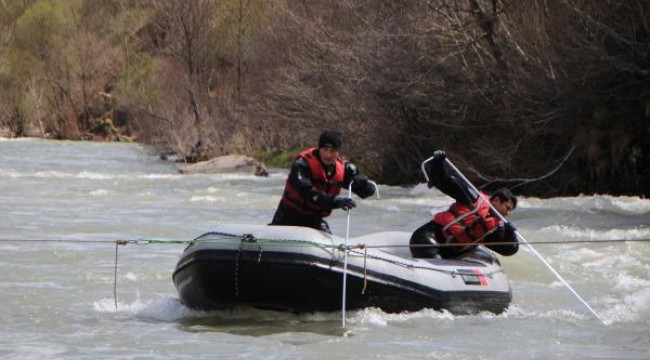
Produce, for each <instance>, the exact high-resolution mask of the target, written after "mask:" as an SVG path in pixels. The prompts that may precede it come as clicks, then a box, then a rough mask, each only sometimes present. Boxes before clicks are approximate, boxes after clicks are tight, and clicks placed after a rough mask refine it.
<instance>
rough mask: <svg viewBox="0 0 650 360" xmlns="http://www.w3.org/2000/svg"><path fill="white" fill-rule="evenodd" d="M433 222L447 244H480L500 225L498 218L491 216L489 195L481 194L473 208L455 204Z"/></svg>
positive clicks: (435, 217) (437, 215) (438, 214)
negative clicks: (438, 226) (437, 226)
mask: <svg viewBox="0 0 650 360" xmlns="http://www.w3.org/2000/svg"><path fill="white" fill-rule="evenodd" d="M433 221H434V222H435V223H436V224H438V225H440V228H441V229H442V230H441V232H442V235H443V236H444V237H445V241H446V242H447V243H463V244H472V243H480V242H482V240H483V239H484V238H485V237H486V236H488V235H489V234H491V233H492V232H494V231H495V230H496V229H497V227H498V226H499V224H500V221H499V219H498V218H497V217H495V216H492V215H490V204H489V200H488V197H487V195H485V194H484V193H480V194H479V196H478V199H477V200H476V202H474V203H473V204H472V206H468V205H465V204H461V203H459V202H455V203H453V204H452V205H451V206H450V207H449V209H448V210H447V211H443V212H439V213H437V214H436V215H434V217H433Z"/></svg>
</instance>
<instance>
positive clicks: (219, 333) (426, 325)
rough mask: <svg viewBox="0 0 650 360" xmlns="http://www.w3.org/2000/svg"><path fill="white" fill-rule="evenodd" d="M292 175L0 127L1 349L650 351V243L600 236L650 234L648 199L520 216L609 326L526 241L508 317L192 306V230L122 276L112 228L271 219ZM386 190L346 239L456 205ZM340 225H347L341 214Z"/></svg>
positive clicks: (540, 204) (509, 355)
mask: <svg viewBox="0 0 650 360" xmlns="http://www.w3.org/2000/svg"><path fill="white" fill-rule="evenodd" d="M286 174H287V171H286V170H280V169H276V170H272V171H271V175H270V176H269V177H266V178H262V177H254V176H252V175H247V174H220V175H183V174H179V173H178V171H177V168H176V165H175V164H174V163H171V162H167V161H162V160H160V159H158V158H157V157H156V156H155V155H154V154H152V153H150V152H148V151H147V149H146V148H144V147H142V146H139V145H136V144H120V143H92V142H68V141H47V140H37V139H18V140H8V139H0V304H2V306H1V307H0V358H2V359H90V358H92V359H97V358H110V359H183V358H209V359H220V358H223V359H237V358H242V359H649V358H650V335H649V334H650V275H649V274H650V242H645V241H627V242H623V241H620V242H609V241H607V242H601V243H598V242H595V241H597V240H639V239H650V200H647V199H640V198H637V197H612V196H607V195H597V196H578V197H564V198H553V199H537V198H522V199H521V200H520V202H519V207H518V208H517V210H516V211H515V212H514V213H513V215H512V217H511V220H512V221H513V223H514V224H515V225H516V226H517V227H518V229H519V231H520V233H521V234H522V235H523V236H524V237H525V238H526V239H527V240H528V241H530V242H532V243H539V242H543V241H553V242H554V244H546V245H544V244H535V245H534V246H535V249H537V250H538V251H539V253H540V254H541V255H542V256H543V257H544V258H545V259H546V260H548V262H549V263H550V264H551V265H552V266H553V268H554V269H556V270H557V271H558V272H559V273H560V274H561V275H562V276H563V277H564V278H565V279H566V280H567V281H568V283H569V284H571V286H572V287H573V288H574V289H575V290H576V291H577V292H578V293H579V294H580V295H581V296H582V297H583V298H584V299H585V300H586V301H587V302H588V303H589V304H590V305H591V306H592V307H593V309H594V310H595V311H596V312H597V313H598V315H599V316H600V317H601V318H602V319H603V321H602V322H601V321H598V320H597V319H595V317H594V316H592V315H591V314H590V313H589V312H588V310H586V308H585V307H584V305H583V304H582V303H581V302H580V301H578V300H577V299H576V298H575V297H574V296H573V295H572V294H571V293H570V292H569V291H568V290H567V289H566V287H565V286H564V285H563V284H562V283H561V282H559V281H558V280H557V278H556V277H555V276H554V275H553V274H552V273H551V272H550V271H549V270H548V269H547V268H546V267H545V266H544V265H543V264H542V263H541V262H540V261H539V259H537V258H536V257H535V256H534V255H533V254H532V253H531V252H530V251H528V250H526V249H525V248H523V247H522V249H521V250H520V251H519V253H517V254H516V255H514V256H512V257H501V258H500V259H501V262H502V264H503V265H504V267H505V269H506V271H507V273H508V275H509V278H510V282H511V285H512V290H513V302H512V304H511V306H510V307H509V309H508V310H507V311H506V312H505V313H503V314H500V315H494V314H488V313H485V314H478V315H471V316H455V315H452V314H450V313H448V312H445V311H442V312H440V311H433V310H422V311H419V312H414V313H403V314H387V313H384V312H382V311H380V310H378V309H372V308H371V309H364V310H358V311H349V312H347V324H346V325H347V327H346V329H342V328H341V319H340V317H341V313H340V312H333V313H311V314H300V315H296V314H287V313H279V312H270V311H260V310H253V309H245V308H242V309H234V310H230V311H217V312H207V313H206V312H198V311H193V310H190V309H188V308H186V307H184V306H183V305H182V304H181V303H180V302H179V300H178V296H177V294H176V291H175V289H174V286H173V283H172V280H171V274H172V271H173V269H174V266H175V264H176V262H177V261H178V258H179V256H180V254H181V253H182V251H183V248H184V247H185V245H184V244H182V243H178V242H170V243H152V242H150V241H141V242H139V243H129V244H128V245H124V246H119V247H118V251H117V255H118V256H117V271H116V245H115V242H114V241H115V240H164V241H189V240H191V239H193V238H195V237H197V236H198V235H200V234H202V233H204V232H207V231H210V230H211V228H212V227H213V226H215V225H216V224H219V223H249V224H265V223H268V222H269V221H270V219H271V217H272V216H273V213H274V211H275V208H276V206H277V203H278V200H279V199H280V194H281V193H282V190H283V186H284V181H285V177H286ZM379 189H380V198H379V199H376V198H373V199H366V200H359V201H358V204H359V206H357V208H356V209H355V210H354V211H353V212H352V214H351V218H350V219H351V222H350V236H352V237H354V236H360V235H363V234H367V233H370V232H377V231H389V230H390V231H409V232H410V231H412V230H414V229H415V228H417V227H418V226H420V225H421V224H423V223H424V222H426V221H428V219H429V218H430V217H431V215H432V214H433V213H435V212H437V211H440V210H442V209H444V208H446V207H447V206H448V205H449V203H450V198H448V197H446V196H444V195H443V194H441V193H440V192H438V191H436V190H430V189H427V187H426V186H424V185H422V184H421V185H418V186H415V187H410V188H402V187H392V186H384V185H381V184H379ZM329 223H330V226H331V228H332V230H333V232H334V233H335V234H336V235H340V236H345V232H346V224H347V218H346V215H345V213H344V212H342V211H339V212H335V213H334V215H332V216H331V217H330V219H329ZM578 240H590V241H591V240H593V241H594V242H585V243H577V242H575V241H578ZM555 242H560V243H555ZM562 242H566V243H562ZM115 285H116V287H115ZM116 305H117V306H116Z"/></svg>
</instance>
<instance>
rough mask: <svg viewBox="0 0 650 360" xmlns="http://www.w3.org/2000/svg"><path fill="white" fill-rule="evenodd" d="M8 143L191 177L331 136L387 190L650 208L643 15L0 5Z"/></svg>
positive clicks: (210, 4)
mask: <svg viewBox="0 0 650 360" xmlns="http://www.w3.org/2000/svg"><path fill="white" fill-rule="evenodd" d="M0 30H1V33H0V34H1V35H0V42H1V43H0V124H1V125H2V126H3V127H4V128H5V129H8V131H9V132H10V134H11V135H13V136H26V135H31V136H43V137H50V138H56V139H91V140H92V139H108V140H119V141H132V140H135V141H139V142H143V143H146V144H150V145H153V146H156V147H157V148H158V149H159V151H160V152H161V153H174V154H176V155H177V156H180V157H181V158H182V159H184V160H185V161H188V162H194V161H198V160H204V159H208V158H210V157H212V156H216V155H221V154H228V153H245V154H248V155H253V156H257V157H262V158H264V156H267V155H269V154H273V155H277V154H282V153H284V152H287V151H292V152H293V151H294V150H295V149H300V148H303V147H306V146H311V145H314V144H315V142H316V139H317V136H318V133H319V132H320V131H321V130H323V129H325V128H335V129H338V130H340V131H342V132H343V134H344V137H345V145H344V150H343V154H344V155H345V156H346V157H348V158H350V159H352V160H353V161H355V162H356V163H358V164H359V165H361V166H362V167H363V168H364V171H365V172H366V173H368V174H369V175H370V176H372V177H373V178H375V179H376V180H377V181H380V182H381V183H386V184H401V185H405V184H412V183H416V182H421V181H422V178H421V175H420V172H419V163H420V162H421V161H422V160H423V159H425V158H427V157H428V156H429V155H430V154H431V152H432V151H433V150H434V149H445V150H447V152H448V154H449V155H450V157H451V158H452V160H454V161H455V162H456V163H457V165H459V167H461V168H463V169H467V171H466V175H468V177H470V179H472V180H474V181H475V182H476V183H477V184H481V185H483V186H486V187H487V188H490V187H496V186H509V187H513V188H514V189H513V190H514V191H515V192H519V193H523V194H530V195H537V196H566V195H575V194H580V193H610V194H629V195H642V196H649V195H650V3H649V2H647V1H644V0H628V1H605V0H597V1H593V0H530V1H520V0H395V1H376V0H348V1H320V0H189V1H176V0H130V1H126V0H21V1H7V2H0Z"/></svg>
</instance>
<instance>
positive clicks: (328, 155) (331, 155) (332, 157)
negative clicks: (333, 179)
mask: <svg viewBox="0 0 650 360" xmlns="http://www.w3.org/2000/svg"><path fill="white" fill-rule="evenodd" d="M318 152H319V154H320V159H321V161H322V162H323V164H325V165H332V164H334V162H335V161H336V157H337V156H338V154H339V152H338V151H337V150H336V149H333V148H330V147H322V148H320V149H319V150H318Z"/></svg>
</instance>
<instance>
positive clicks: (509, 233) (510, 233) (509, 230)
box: [503, 222, 517, 240]
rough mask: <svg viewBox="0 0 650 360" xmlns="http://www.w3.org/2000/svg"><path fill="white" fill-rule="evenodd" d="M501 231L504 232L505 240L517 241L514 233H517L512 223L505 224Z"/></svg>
mask: <svg viewBox="0 0 650 360" xmlns="http://www.w3.org/2000/svg"><path fill="white" fill-rule="evenodd" d="M503 229H504V230H505V234H506V237H507V238H510V239H512V240H517V234H516V233H515V232H516V231H517V228H516V227H515V226H514V225H512V223H510V222H507V223H505V224H504V225H503Z"/></svg>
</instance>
